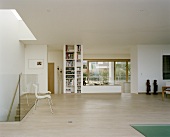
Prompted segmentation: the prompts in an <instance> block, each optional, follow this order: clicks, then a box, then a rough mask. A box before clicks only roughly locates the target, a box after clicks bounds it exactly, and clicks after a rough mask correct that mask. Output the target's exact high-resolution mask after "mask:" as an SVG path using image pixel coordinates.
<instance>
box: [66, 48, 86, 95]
mask: <svg viewBox="0 0 170 137" xmlns="http://www.w3.org/2000/svg"><path fill="white" fill-rule="evenodd" d="M63 60H64V62H63V80H64V82H63V90H64V93H81V91H82V83H83V78H82V77H83V76H82V73H83V46H82V45H64V48H63Z"/></svg>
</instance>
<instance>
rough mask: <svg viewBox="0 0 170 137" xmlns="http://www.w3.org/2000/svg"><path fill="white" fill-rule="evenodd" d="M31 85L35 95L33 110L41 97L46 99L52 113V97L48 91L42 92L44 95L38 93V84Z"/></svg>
mask: <svg viewBox="0 0 170 137" xmlns="http://www.w3.org/2000/svg"><path fill="white" fill-rule="evenodd" d="M33 87H34V90H35V96H36V100H35V110H36V107H37V103H38V101H39V100H41V99H48V103H49V106H50V110H51V113H53V109H52V106H51V105H52V104H53V103H52V99H51V95H50V93H51V92H50V91H48V92H47V94H44V95H38V86H37V85H36V84H33Z"/></svg>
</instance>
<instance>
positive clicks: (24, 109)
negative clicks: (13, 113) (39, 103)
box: [18, 74, 38, 121]
mask: <svg viewBox="0 0 170 137" xmlns="http://www.w3.org/2000/svg"><path fill="white" fill-rule="evenodd" d="M34 83H36V84H37V83H38V75H36V74H23V75H22V76H21V79H20V111H19V113H20V115H19V116H20V118H19V119H18V120H19V121H20V120H22V119H23V118H24V117H25V116H26V114H27V113H28V112H29V111H30V110H31V108H32V107H33V106H34V103H35V99H36V98H35V93H34V90H33V84H34Z"/></svg>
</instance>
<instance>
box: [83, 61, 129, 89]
mask: <svg viewBox="0 0 170 137" xmlns="http://www.w3.org/2000/svg"><path fill="white" fill-rule="evenodd" d="M83 61H87V77H88V83H89V76H90V73H89V62H114V81H115V79H116V77H115V76H116V75H115V73H116V71H115V70H116V69H115V64H116V62H126V82H128V80H129V75H128V67H127V66H128V63H129V62H130V59H83ZM114 85H120V84H115V83H114ZM108 86H109V85H108Z"/></svg>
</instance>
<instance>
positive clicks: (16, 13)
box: [11, 9, 22, 20]
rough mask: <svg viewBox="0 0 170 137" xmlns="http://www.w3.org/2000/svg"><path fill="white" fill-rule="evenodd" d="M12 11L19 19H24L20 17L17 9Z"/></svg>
mask: <svg viewBox="0 0 170 137" xmlns="http://www.w3.org/2000/svg"><path fill="white" fill-rule="evenodd" d="M11 11H12V13H13V14H14V15H15V17H16V18H17V19H18V20H22V18H21V17H20V15H19V14H18V12H17V11H16V10H14V9H12V10H11Z"/></svg>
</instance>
